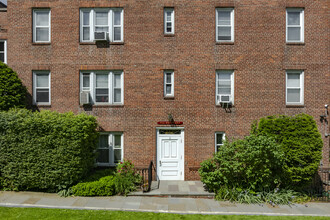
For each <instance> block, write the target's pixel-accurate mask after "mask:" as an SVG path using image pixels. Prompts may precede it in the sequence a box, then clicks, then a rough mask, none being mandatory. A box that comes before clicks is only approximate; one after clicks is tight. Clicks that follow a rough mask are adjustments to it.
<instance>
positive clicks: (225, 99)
mask: <svg viewBox="0 0 330 220" xmlns="http://www.w3.org/2000/svg"><path fill="white" fill-rule="evenodd" d="M218 103H219V104H220V103H231V95H219V96H218Z"/></svg>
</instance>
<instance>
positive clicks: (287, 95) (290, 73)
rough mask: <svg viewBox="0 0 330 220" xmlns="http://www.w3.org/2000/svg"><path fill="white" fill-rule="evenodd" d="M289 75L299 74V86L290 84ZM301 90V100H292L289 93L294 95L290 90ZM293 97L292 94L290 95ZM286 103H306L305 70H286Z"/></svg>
mask: <svg viewBox="0 0 330 220" xmlns="http://www.w3.org/2000/svg"><path fill="white" fill-rule="evenodd" d="M289 75H298V76H299V86H289V80H290V79H289ZM293 90H296V91H297V90H299V101H296V102H295V101H290V100H289V95H294V94H293V93H290V92H289V91H293ZM290 98H292V96H291V97H290ZM286 104H287V105H292V104H293V105H303V104H304V72H303V71H287V72H286Z"/></svg>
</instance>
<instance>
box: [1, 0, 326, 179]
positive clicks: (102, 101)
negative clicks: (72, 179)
mask: <svg viewBox="0 0 330 220" xmlns="http://www.w3.org/2000/svg"><path fill="white" fill-rule="evenodd" d="M328 10H329V2H328V1H324V0H292V1H291V0H273V1H268V0H245V1H238V0H224V1H222V0H195V1H179V0H153V1H147V0H138V1H137V0H112V1H105V0H97V1H87V0H72V1H65V0H56V1H34V0H28V1H20V0H11V1H9V2H8V21H9V27H10V28H9V29H8V33H7V37H8V45H7V47H8V52H7V58H8V59H7V63H8V65H9V66H10V67H11V68H13V69H14V70H15V71H17V73H18V74H19V76H20V78H21V79H22V80H23V82H24V84H25V85H26V86H27V88H28V90H29V93H30V95H31V103H33V105H34V106H36V108H38V109H49V110H56V111H59V112H66V111H72V112H74V113H81V112H85V113H86V114H90V115H94V116H96V117H97V119H98V122H99V124H100V130H101V131H102V135H101V139H100V144H99V147H100V149H99V152H100V156H99V158H98V164H99V165H113V164H114V163H115V162H116V161H118V160H121V159H122V158H126V159H130V160H132V161H133V162H134V163H135V164H136V165H137V166H147V165H148V164H149V162H150V161H151V160H153V161H154V162H156V165H157V169H158V174H159V176H160V177H161V179H181V180H183V179H184V180H192V179H198V173H197V169H198V167H199V164H200V162H201V161H203V160H204V159H206V158H209V157H211V156H212V154H213V153H214V152H215V151H216V148H217V146H219V145H221V144H222V139H223V137H224V136H226V137H228V138H229V139H231V138H240V137H243V136H245V135H248V134H249V129H250V125H251V123H252V122H253V121H254V120H257V119H259V118H260V117H264V116H268V115H274V114H287V115H294V114H298V113H307V114H310V115H313V116H314V118H315V120H316V121H317V123H318V126H319V130H320V131H321V133H322V137H323V141H324V149H323V159H322V166H323V167H328V166H329V137H328V138H325V136H324V127H323V126H324V124H322V123H321V122H320V120H319V119H320V115H322V114H324V106H325V104H330V88H329V86H330V82H329V46H330V45H329V30H330V28H329V16H328ZM0 14H1V13H0ZM0 16H1V15H0ZM0 19H1V21H3V19H4V18H2V17H0ZM0 34H1V35H0V37H1V38H3V36H5V35H2V34H3V33H2V32H1V33H0ZM102 38H105V39H106V41H99V40H97V39H102ZM83 103H85V104H83ZM86 103H88V104H87V105H86ZM224 107H226V108H224ZM169 121H171V123H168V122H169Z"/></svg>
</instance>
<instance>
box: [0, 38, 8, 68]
mask: <svg viewBox="0 0 330 220" xmlns="http://www.w3.org/2000/svg"><path fill="white" fill-rule="evenodd" d="M0 42H1V43H2V42H3V43H4V45H3V52H1V51H0V53H3V59H4V61H3V63H7V40H0Z"/></svg>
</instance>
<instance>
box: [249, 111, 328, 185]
mask: <svg viewBox="0 0 330 220" xmlns="http://www.w3.org/2000/svg"><path fill="white" fill-rule="evenodd" d="M254 130H255V131H254V133H257V134H261V135H270V136H272V137H274V138H275V140H276V141H277V143H279V144H280V145H281V147H282V150H283V152H284V154H285V160H286V164H285V166H284V169H283V171H284V176H285V183H284V184H285V186H286V187H289V188H292V189H301V188H303V187H305V186H307V185H309V184H310V183H311V181H312V179H313V177H314V175H315V174H316V172H317V169H318V166H319V163H320V160H321V158H322V147H323V143H322V138H321V134H320V133H319V131H318V129H317V126H316V122H315V121H314V119H313V117H312V116H310V115H306V114H300V115H296V116H293V117H290V116H285V115H281V116H270V117H267V118H262V119H260V121H259V124H258V125H257V128H255V129H254Z"/></svg>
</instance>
